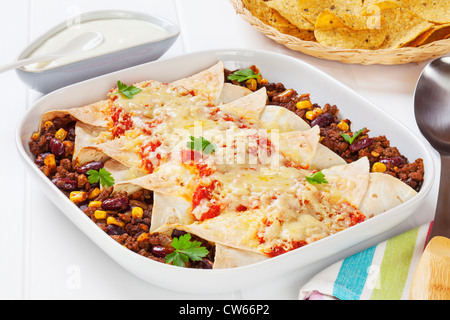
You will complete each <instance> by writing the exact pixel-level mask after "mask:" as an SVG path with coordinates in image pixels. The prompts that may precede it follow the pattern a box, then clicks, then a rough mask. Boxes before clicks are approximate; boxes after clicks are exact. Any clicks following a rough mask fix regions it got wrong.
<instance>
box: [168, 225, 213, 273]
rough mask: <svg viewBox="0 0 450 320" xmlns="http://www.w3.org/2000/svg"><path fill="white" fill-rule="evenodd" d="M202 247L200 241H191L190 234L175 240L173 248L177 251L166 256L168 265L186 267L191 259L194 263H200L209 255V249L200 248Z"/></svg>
mask: <svg viewBox="0 0 450 320" xmlns="http://www.w3.org/2000/svg"><path fill="white" fill-rule="evenodd" d="M200 245H201V242H200V241H191V235H190V234H189V233H186V234H185V235H182V236H180V237H179V238H173V240H172V247H173V248H174V249H175V251H174V252H172V253H170V254H168V255H167V256H166V263H172V264H173V265H174V266H178V267H184V266H186V262H188V261H189V259H190V260H192V261H200V260H201V259H202V258H203V257H204V256H206V255H207V254H208V253H209V252H208V249H206V248H205V247H200Z"/></svg>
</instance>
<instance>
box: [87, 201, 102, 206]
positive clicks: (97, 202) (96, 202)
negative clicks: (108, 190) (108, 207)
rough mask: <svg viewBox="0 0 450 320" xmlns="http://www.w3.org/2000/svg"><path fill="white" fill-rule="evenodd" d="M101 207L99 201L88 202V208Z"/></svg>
mask: <svg viewBox="0 0 450 320" xmlns="http://www.w3.org/2000/svg"><path fill="white" fill-rule="evenodd" d="M101 205H102V202H101V201H91V202H89V207H100V206H101Z"/></svg>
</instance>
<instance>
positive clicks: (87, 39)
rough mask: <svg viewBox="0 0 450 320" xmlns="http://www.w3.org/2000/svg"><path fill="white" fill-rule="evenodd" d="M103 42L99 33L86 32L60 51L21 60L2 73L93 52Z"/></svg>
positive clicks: (0, 70)
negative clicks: (37, 63)
mask: <svg viewBox="0 0 450 320" xmlns="http://www.w3.org/2000/svg"><path fill="white" fill-rule="evenodd" d="M102 42H103V35H102V34H101V33H99V32H94V31H92V32H86V33H83V34H80V35H79V36H77V37H75V38H73V39H72V40H71V41H69V42H68V43H67V44H65V45H64V46H62V47H61V48H60V49H59V50H57V51H55V52H52V53H49V54H46V55H41V56H36V57H31V58H27V59H23V60H19V61H16V62H13V63H10V64H7V65H5V66H2V67H0V73H3V72H5V71H8V70H11V69H15V68H19V67H23V66H26V65H29V64H32V63H36V62H43V61H49V60H53V59H56V58H59V57H62V56H67V55H72V54H76V53H80V52H83V51H87V50H91V49H93V48H95V47H97V46H98V45H99V44H100V43H102Z"/></svg>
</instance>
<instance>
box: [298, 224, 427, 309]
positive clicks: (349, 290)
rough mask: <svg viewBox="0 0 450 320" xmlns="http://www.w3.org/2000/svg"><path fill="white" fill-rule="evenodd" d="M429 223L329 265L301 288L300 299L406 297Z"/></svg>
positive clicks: (422, 248)
mask: <svg viewBox="0 0 450 320" xmlns="http://www.w3.org/2000/svg"><path fill="white" fill-rule="evenodd" d="M431 226H432V222H430V223H427V224H424V225H422V226H420V227H417V228H415V229H412V230H409V231H407V232H405V233H402V234H400V235H398V236H396V237H394V238H392V239H389V240H386V241H383V242H381V243H379V244H378V245H376V246H373V247H371V248H369V249H366V250H364V251H361V252H359V253H356V254H354V255H352V256H349V257H347V258H346V259H344V260H342V261H339V262H336V263H335V264H332V265H331V266H329V267H328V268H326V269H324V270H323V271H321V272H320V273H318V274H317V275H316V276H314V277H313V278H312V279H311V280H310V281H309V282H308V283H306V284H305V285H304V286H303V287H302V288H301V289H300V294H299V299H302V300H330V299H332V300H336V299H339V300H407V299H408V297H409V289H410V286H411V281H412V277H413V275H414V271H415V270H416V267H417V264H418V262H419V259H420V257H421V255H422V252H423V250H424V249H425V244H426V239H427V237H428V235H429V232H430V229H431Z"/></svg>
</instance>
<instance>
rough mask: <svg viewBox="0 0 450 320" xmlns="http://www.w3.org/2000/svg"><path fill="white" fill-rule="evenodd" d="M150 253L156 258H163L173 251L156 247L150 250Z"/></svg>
mask: <svg viewBox="0 0 450 320" xmlns="http://www.w3.org/2000/svg"><path fill="white" fill-rule="evenodd" d="M151 252H152V253H153V254H154V255H155V256H157V257H160V258H165V257H166V256H167V255H168V254H169V253H172V252H173V249H171V248H167V247H163V246H158V245H156V246H153V247H152V248H151Z"/></svg>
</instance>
